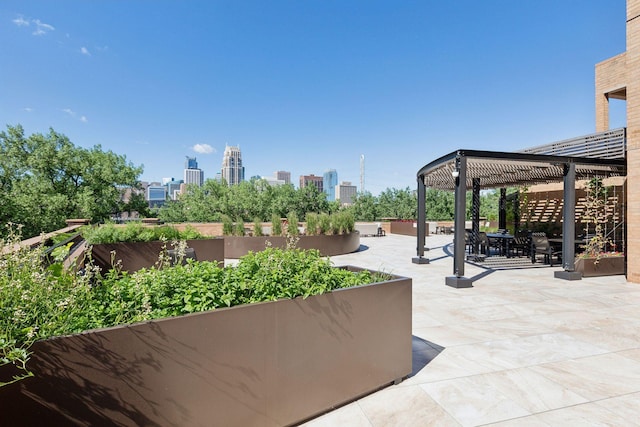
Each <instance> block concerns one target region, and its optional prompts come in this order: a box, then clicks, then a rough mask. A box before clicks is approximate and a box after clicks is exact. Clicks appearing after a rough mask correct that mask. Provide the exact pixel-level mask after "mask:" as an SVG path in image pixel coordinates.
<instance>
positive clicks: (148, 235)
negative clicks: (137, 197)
mask: <svg viewBox="0 0 640 427" xmlns="http://www.w3.org/2000/svg"><path fill="white" fill-rule="evenodd" d="M81 232H82V236H83V237H84V238H85V240H86V241H87V243H89V244H92V245H95V244H100V243H117V242H151V241H154V240H161V239H163V238H164V239H167V240H188V239H202V238H204V237H205V236H203V235H202V234H201V233H199V232H198V231H197V230H196V229H195V228H193V227H191V226H189V227H186V229H185V230H184V231H179V230H178V229H177V228H174V227H170V226H168V225H163V226H146V225H143V224H142V223H140V222H130V223H128V224H127V225H125V226H116V225H115V224H114V223H112V222H109V223H105V224H103V225H99V226H86V227H82V230H81Z"/></svg>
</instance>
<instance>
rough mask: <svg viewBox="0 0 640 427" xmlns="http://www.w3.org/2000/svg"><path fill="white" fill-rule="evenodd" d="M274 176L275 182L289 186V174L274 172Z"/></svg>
mask: <svg viewBox="0 0 640 427" xmlns="http://www.w3.org/2000/svg"><path fill="white" fill-rule="evenodd" d="M274 175H275V177H276V179H277V180H279V181H284V183H285V184H291V172H287V171H276V173H275V174H274Z"/></svg>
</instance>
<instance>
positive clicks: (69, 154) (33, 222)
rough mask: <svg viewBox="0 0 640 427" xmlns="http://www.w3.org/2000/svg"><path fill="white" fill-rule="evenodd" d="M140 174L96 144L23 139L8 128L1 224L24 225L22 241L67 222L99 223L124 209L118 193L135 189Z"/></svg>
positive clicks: (52, 134) (2, 141) (0, 159)
mask: <svg viewBox="0 0 640 427" xmlns="http://www.w3.org/2000/svg"><path fill="white" fill-rule="evenodd" d="M141 173H142V167H140V166H134V165H133V164H132V163H130V162H127V160H126V158H125V157H124V156H121V155H117V154H115V153H113V152H111V151H103V150H102V148H101V147H100V146H99V145H97V146H94V147H93V148H90V149H85V148H82V147H77V146H75V145H74V144H73V143H72V142H71V141H70V140H69V139H68V138H67V137H66V136H64V135H63V134H60V133H58V132H56V131H54V130H53V129H50V130H49V133H47V134H39V133H36V134H33V135H30V136H28V137H26V136H25V134H24V129H23V128H22V126H20V125H17V126H7V130H6V131H5V132H0V206H2V209H1V210H0V221H1V223H2V224H6V223H8V222H13V223H18V224H22V225H23V230H22V234H23V236H24V237H30V236H34V235H37V234H39V233H41V232H47V231H52V230H55V229H59V228H62V227H64V225H65V219H68V218H88V219H90V220H91V221H93V222H97V221H101V220H103V219H105V218H107V217H108V216H109V215H110V214H112V213H115V212H117V211H119V210H120V209H121V208H122V207H123V206H122V205H121V202H120V194H121V188H122V187H123V186H129V187H136V186H138V185H139V181H138V177H139V175H140V174H141ZM4 231H5V230H0V234H2V233H4Z"/></svg>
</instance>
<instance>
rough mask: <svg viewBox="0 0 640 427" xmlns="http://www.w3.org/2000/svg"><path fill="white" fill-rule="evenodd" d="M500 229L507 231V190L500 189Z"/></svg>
mask: <svg viewBox="0 0 640 427" xmlns="http://www.w3.org/2000/svg"><path fill="white" fill-rule="evenodd" d="M498 229H500V230H506V229H507V189H506V188H501V189H500V199H499V200H498Z"/></svg>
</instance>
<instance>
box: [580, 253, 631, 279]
mask: <svg viewBox="0 0 640 427" xmlns="http://www.w3.org/2000/svg"><path fill="white" fill-rule="evenodd" d="M575 270H576V271H579V272H581V273H582V277H596V276H614V275H619V274H624V273H625V257H624V256H612V257H601V258H600V260H599V261H598V262H597V263H596V262H595V258H577V259H576V263H575Z"/></svg>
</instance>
